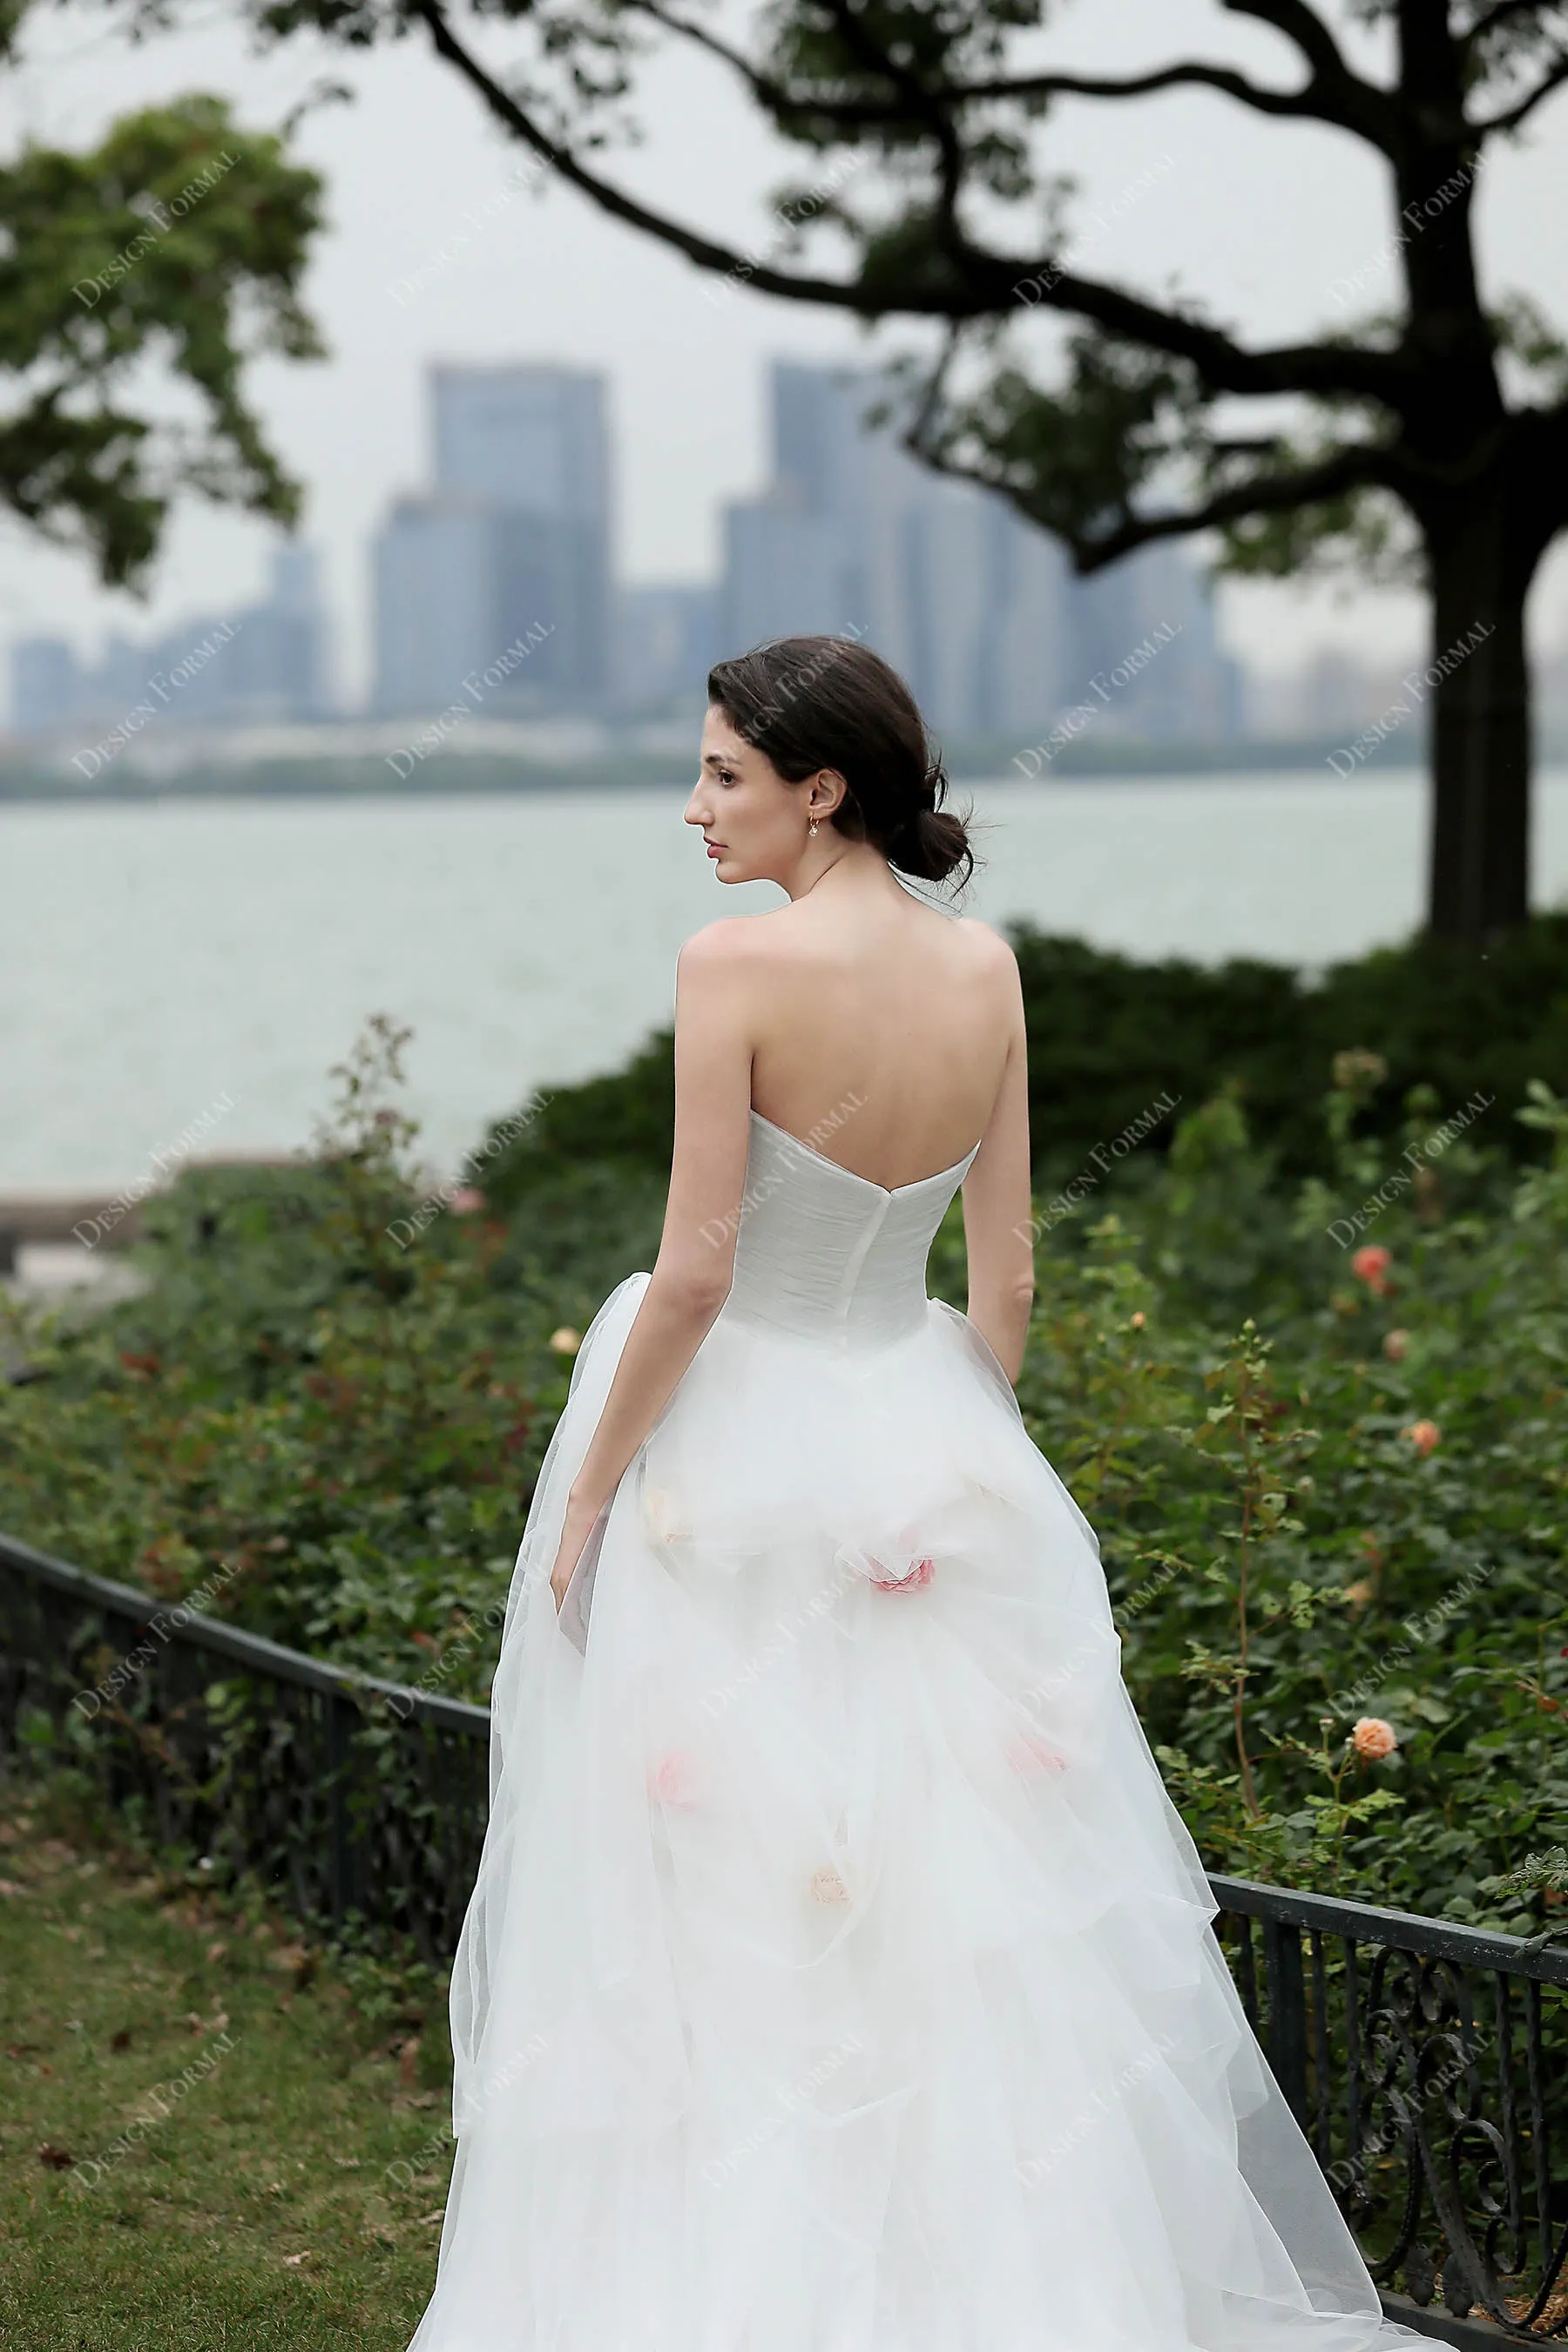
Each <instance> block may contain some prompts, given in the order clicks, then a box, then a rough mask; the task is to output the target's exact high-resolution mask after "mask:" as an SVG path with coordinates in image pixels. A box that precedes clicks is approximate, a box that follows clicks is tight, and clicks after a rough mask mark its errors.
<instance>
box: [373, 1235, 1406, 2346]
mask: <svg viewBox="0 0 1568 2352" xmlns="http://www.w3.org/2000/svg"><path fill="white" fill-rule="evenodd" d="M646 1284H647V1276H645V1275H636V1276H632V1277H630V1279H629V1280H628V1281H627V1282H626V1283H623V1284H622V1285H621V1286H619V1288H618V1289H616V1291H615V1292H613V1293H612V1294H611V1296H610V1297H609V1298H608V1299H607V1300H606V1301H605V1305H604V1307H602V1309H601V1310H600V1313H599V1315H598V1317H597V1318H595V1322H594V1324H593V1326H592V1327H591V1328H590V1330H589V1332H588V1333H587V1335H586V1338H585V1340H584V1346H583V1348H582V1349H581V1350H580V1352H579V1354H578V1357H577V1359H576V1362H575V1365H574V1376H573V1384H572V1392H571V1396H570V1398H569V1401H568V1402H567V1405H566V1408H565V1411H564V1412H563V1417H562V1420H561V1423H560V1424H559V1426H558V1428H557V1431H556V1433H555V1436H554V1439H553V1440H552V1445H551V1449H550V1453H549V1454H548V1456H547V1459H546V1462H545V1465H544V1469H543V1474H542V1478H541V1481H540V1485H539V1488H538V1492H537V1495H536V1497H535V1502H534V1506H533V1509H532V1511H531V1515H530V1519H529V1526H528V1529H527V1533H526V1535H525V1537H524V1540H523V1545H522V1550H521V1555H520V1559H519V1563H518V1570H517V1576H516V1579H515V1580H514V1585H513V1591H512V1596H511V1602H510V1608H509V1612H508V1620H507V1625H506V1630H505V1636H504V1641H503V1646H502V1653H501V1657H500V1665H499V1669H498V1672H497V1675H496V1679H495V1685H494V1692H493V1723H494V1729H493V1746H492V1777H491V1819H490V1824H489V1833H488V1836H487V1841H486V1845H485V1851H484V1858H483V1863H482V1865H481V1869H480V1874H479V1884H478V1885H477V1887H476V1890H475V1894H474V1899H473V1902H472V1905H471V1906H470V1909H469V1912H468V1919H467V1922H466V1925H465V1927H464V1931H463V1938H462V1945H461V1948H460V1950H459V1953H458V1962H457V1967H456V1970H455V1974H454V1979H453V1988H452V2023H453V2042H454V2055H455V2060H456V2083H455V2094H454V2123H455V2127H456V2129H457V2131H458V2159H457V2167H456V2170H455V2174H454V2180H453V2189H452V2193H451V2197H450V2200H449V2202H448V2207H447V2219H446V2225H445V2228H444V2231H443V2234H442V2245H441V2268H440V2275H439V2280H438V2283H437V2292H436V2294H435V2297H434V2299H433V2301H432V2304H431V2305H430V2308H429V2310H428V2311H427V2313H426V2316H425V2319H424V2321H423V2322H422V2324H421V2326H420V2329H419V2331H418V2334H417V2335H416V2338H415V2345H414V2347H413V2352H1190V2347H1204V2352H1274V2347H1279V2352H1294V2347H1297V2346H1300V2347H1303V2352H1305V2347H1316V2352H1363V2347H1368V2346H1371V2345H1373V2343H1376V2342H1378V2341H1381V2340H1383V2339H1384V2337H1385V2336H1392V2335H1393V2333H1394V2331H1392V2330H1389V2329H1388V2328H1387V2327H1386V2326H1385V2325H1384V2323H1382V2322H1381V2320H1380V2315H1379V2312H1378V2306H1377V2301H1376V2297H1375V2294H1373V2289H1372V2286H1371V2283H1370V2281H1369V2280H1368V2279H1367V2276H1366V2273H1365V2271H1364V2269H1363V2266H1362V2264H1361V2262H1360V2259H1359V2256H1358V2255H1357V2254H1356V2252H1355V2249H1354V2246H1353V2243H1352V2240H1351V2238H1350V2236H1349V2233H1348V2231H1346V2229H1345V2226H1344V2224H1343V2222H1342V2220H1341V2219H1340V2216H1339V2214H1338V2212H1337V2210H1336V2209H1335V2207H1334V2205H1333V2203H1332V2200H1331V2198H1330V2195H1329V2192H1328V2189H1327V2188H1326V2186H1325V2185H1324V2183H1323V2181H1322V2180H1321V2176H1320V2175H1319V2173H1318V2171H1317V2168H1316V2167H1315V2165H1314V2163H1313V2161H1312V2158H1311V2157H1310V2152H1309V2151H1308V2149H1307V2147H1306V2144H1305V2142H1304V2141H1303V2140H1302V2138H1301V2136H1300V2132H1299V2131H1298V2130H1297V2127H1296V2126H1295V2123H1294V2121H1293V2120H1292V2118H1291V2117H1290V2116H1289V2111H1288V2109H1287V2108H1286V2106H1285V2105H1284V2102H1283V2100H1282V2099H1281V2097H1280V2095H1279V2091H1278V2089H1277V2087H1276V2086H1275V2084H1274V2083H1273V2081H1272V2078H1271V2077H1270V2076H1269V2074H1268V2071H1267V2069H1266V2068H1265V2067H1264V2065H1263V2063H1262V2061H1261V2059H1260V2057H1259V2054H1258V2050H1257V2046H1256V2044H1255V2042H1254V2041H1253V2039H1252V2036H1251V2034H1250V2032H1248V2030H1247V2025H1246V2023H1245V2020H1244V2018H1243V2016H1242V2013H1241V2011H1240V2008H1239V2004H1238V2002H1237V1997H1236V1994H1235V1991H1234V1990H1233V1988H1232V1986H1231V1982H1230V1979H1229V1977H1228V1974H1227V1973H1226V1968H1225V1964H1224V1961H1223V1958H1221V1956H1220V1953H1219V1950H1218V1948H1217V1946H1216V1945H1215V1940H1214V1937H1213V1935H1212V1933H1211V1931H1210V1926H1209V1922H1210V1919H1211V1916H1212V1913H1213V1904H1212V1901H1211V1898H1210V1895H1209V1893H1208V1888H1207V1885H1206V1882H1205V1877H1204V1874H1203V1872H1202V1870H1201V1867H1200V1865H1199V1862H1198V1857H1197V1854H1196V1853H1195V1851H1194V1847H1193V1845H1192V1843H1191V1840H1190V1839H1189V1837H1188V1836H1187V1833H1186V1832H1185V1830H1184V1827H1183V1825H1182V1823H1181V1822H1180V1820H1179V1818H1178V1817H1177V1815H1176V1814H1175V1812H1174V1811H1173V1808H1172V1806H1171V1805H1170V1803H1169V1801H1168V1800H1167V1799H1166V1797H1165V1794H1164V1791H1163V1788H1162V1786H1161V1783H1160V1780H1159V1777H1158V1773H1157V1771H1156V1769H1155V1768H1154V1765H1153V1762H1152V1758H1151V1756H1150V1754H1149V1751H1148V1748H1147V1746H1146V1744H1145V1742H1144V1740H1143V1737H1142V1732H1141V1730H1140V1728H1139V1726H1138V1723H1137V1720H1136V1717H1134V1715H1133V1713H1132V1710H1131V1706H1130V1704H1129V1702H1128V1699H1127V1696H1126V1694H1125V1691H1124V1689H1123V1686H1122V1684H1121V1677H1120V1669H1119V1644H1118V1642H1117V1637H1116V1634H1115V1632H1114V1630H1113V1627H1112V1624H1111V1622H1110V1611H1109V1607H1108V1604H1107V1600H1106V1591H1105V1584H1104V1579H1103V1576H1102V1574H1101V1572H1100V1566H1099V1560H1098V1554H1097V1549H1096V1546H1095V1542H1094V1538H1093V1536H1092V1534H1091V1533H1090V1531H1089V1528H1088V1526H1087V1524H1086V1522H1085V1520H1084V1519H1083V1517H1082V1515H1081V1514H1080V1513H1079V1510H1078V1509H1077V1507H1076V1506H1075V1505H1074V1504H1073V1502H1072V1501H1071V1498H1070V1497H1069V1496H1068V1494H1067V1492H1066V1490H1065V1488H1064V1487H1063V1486H1061V1484H1060V1482H1059V1480H1058V1478H1057V1477H1056V1475H1055V1474H1054V1473H1053V1472H1052V1471H1051V1470H1050V1468H1049V1466H1048V1465H1047V1463H1046V1462H1045V1460H1044V1459H1043V1457H1042V1456H1041V1455H1040V1454H1039V1453H1038V1452H1037V1449H1036V1448H1035V1446H1034V1445H1033V1444H1031V1443H1030V1441H1029V1439H1028V1436H1027V1434H1026V1432H1025V1430H1024V1427H1023V1424H1022V1423H1021V1420H1020V1418H1019V1415H1018V1411H1017V1406H1016V1402H1015V1400H1014V1397H1013V1394H1012V1391H1011V1389H1010V1388H1009V1386H1008V1384H1007V1382H1006V1380H1005V1376H1004V1375H1003V1373H1002V1370H1001V1368H1000V1367H999V1366H998V1365H997V1363H996V1361H995V1360H994V1357H993V1356H992V1355H991V1353H990V1350H989V1349H987V1348H986V1347H985V1344H984V1340H983V1339H981V1338H980V1336H979V1334H978V1332H977V1331H975V1329H974V1328H973V1326H972V1325H971V1324H969V1322H968V1321H967V1319H966V1318H964V1317H963V1316H961V1315H959V1314H957V1313H956V1312H955V1311H954V1310H953V1309H952V1308H951V1307H946V1306H945V1305H942V1303H940V1302H936V1301H932V1302H930V1303H929V1306H928V1308H927V1311H926V1313H925V1315H924V1317H923V1319H922V1320H921V1322H920V1324H919V1326H918V1328H914V1329H913V1330H911V1331H910V1332H909V1333H908V1335H907V1336H905V1337H903V1338H901V1339H899V1340H897V1342H896V1343H894V1344H891V1345H887V1346H879V1347H875V1348H867V1349H845V1350H842V1351H837V1352H836V1351H834V1350H833V1349H826V1348H823V1347H820V1346H815V1345H813V1344H812V1343H811V1342H810V1341H809V1340H808V1339H805V1338H795V1337H792V1336H791V1335H790V1334H789V1333H787V1332H785V1331H782V1330H771V1329H768V1328H764V1327H763V1326H762V1325H760V1324H757V1323H754V1322H750V1321H747V1320H746V1319H744V1318H736V1319H734V1320H733V1321H729V1320H726V1318H721V1320H720V1322H719V1324H717V1325H716V1326H715V1327H714V1328H713V1330H712V1332H711V1333H710V1335H709V1338H708V1339H707V1340H706V1341H705V1342H704V1345H703V1348H702V1349H701V1350H700V1353H699V1356H698V1358H697V1360H696V1361H695V1362H694V1364H693V1365H692V1367H691V1370H690V1371H689V1373H688V1374H687V1376H686V1378H685V1379H684V1380H683V1381H682V1382H681V1384H680V1386H679V1389H678V1390H677V1391H676V1393H675V1396H674V1397H673V1399H672V1400H671V1402H670V1405H669V1406H668V1408H667V1410H666V1412H665V1413H664V1415H663V1416H662V1418H661V1419H660V1421H659V1423H658V1424H657V1426H656V1427H655V1429H654V1432H653V1433H652V1435H651V1436H650V1438H649V1440H648V1442H647V1444H646V1446H645V1447H644V1448H643V1449H642V1451H641V1453H640V1454H639V1455H638V1456H637V1460H636V1462H635V1463H634V1465H633V1467H632V1469H631V1470H630V1471H629V1472H628V1474H627V1475H626V1478H625V1479H624V1480H623V1481H622V1484H621V1486H620V1488H619V1490H618V1492H617V1494H616V1498H615V1501H614V1504H613V1506H612V1507H611V1508H610V1510H609V1511H608V1514H607V1516H606V1517H605V1521H604V1522H603V1524H602V1527H601V1528H600V1530H599V1531H598V1533H597V1536H596V1538H595V1544H594V1546H593V1547H592V1548H591V1551H590V1554H589V1555H586V1556H585V1559H584V1566H583V1568H582V1570H580V1571H579V1576H578V1579H577V1580H576V1589H575V1590H574V1593H573V1594H571V1595H569V1596H568V1603H567V1612H566V1614H565V1618H564V1620H563V1622H561V1623H558V1622H557V1619H556V1612H555V1606H554V1601H553V1599H552V1595H551V1592H550V1590H549V1586H548V1582H547V1579H548V1575H549V1570H550V1568H551V1565H552V1561H553V1558H554V1554H555V1549H556V1545H557V1543H558V1540H559V1536H560V1529H561V1524H562V1518H563V1512H564V1507H565V1498H566V1492H567V1488H568V1486H570V1483H571V1480H572V1477H573V1475H574V1472H575V1470H576V1468H577V1465H578V1463H579V1462H580V1460H581V1458H582V1454H583V1452H584V1448H585V1446H586V1444H587V1442H588V1439H589V1437H590V1435H591V1434H592V1432H593V1429H594V1426H595V1422H596V1420H597V1417H598V1413H599V1411H600V1408H601V1406H602V1404H603V1402H604V1398H605V1392H606V1391H607V1388H608V1385H609V1381H610V1378H611V1376H612V1374H613V1371H614V1369H615V1365H616V1360H617V1359H618V1356H619V1352H620V1348H621V1345H622V1343H623V1342H624V1339H625V1337H626V1331H627V1329H628V1328H629V1326H630V1323H631V1320H632V1318H633V1316H634V1315H635V1313H636V1310H637V1305H638V1302H639V1300H640V1298H641V1296H642V1292H643V1289H644V1287H645V1286H646ZM584 1621H585V1624H584ZM573 1623H575V1624H576V1627H577V1639H576V1640H574V1639H573V1638H571V1635H570V1633H569V1632H568V1630H566V1627H568V1626H570V1625H571V1624H573Z"/></svg>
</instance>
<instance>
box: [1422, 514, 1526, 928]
mask: <svg viewBox="0 0 1568 2352" xmlns="http://www.w3.org/2000/svg"><path fill="white" fill-rule="evenodd" d="M1506 504H1507V501H1506V497H1505V493H1504V491H1503V488H1502V486H1501V485H1500V483H1497V482H1489V483H1486V484H1484V485H1482V486H1481V487H1480V488H1479V494H1476V493H1472V497H1471V499H1467V500H1466V502H1465V506H1464V508H1463V509H1462V510H1461V511H1459V512H1457V513H1456V512H1454V511H1452V510H1450V512H1449V513H1448V514H1447V515H1446V516H1444V517H1443V519H1442V521H1441V523H1440V524H1438V525H1437V526H1436V528H1434V527H1433V525H1432V523H1431V522H1430V521H1429V522H1428V527H1427V534H1426V546H1427V556H1428V561H1429V565H1430V576H1431V583H1432V616H1433V628H1432V655H1431V661H1430V664H1429V665H1428V666H1427V667H1423V668H1418V669H1415V670H1412V671H1411V672H1410V674H1409V677H1407V678H1406V680H1405V690H1406V692H1407V693H1408V694H1409V695H1410V696H1411V698H1412V699H1413V700H1418V701H1420V702H1423V703H1425V704H1426V706H1427V707H1428V708H1429V709H1430V710H1431V714H1432V735H1431V751H1430V758H1431V763H1432V785H1433V801H1432V830H1431V842H1430V852H1429V862H1428V866H1427V898H1426V920H1427V925H1428V928H1429V929H1431V930H1432V932H1433V933H1435V934H1436V937H1438V938H1439V939H1447V940H1457V941H1459V942H1461V943H1463V944H1465V945H1468V946H1475V945H1479V943H1481V942H1482V941H1484V940H1488V939H1489V938H1491V937H1493V936H1495V934H1496V933H1498V932H1499V931H1503V930H1508V929H1511V928H1512V927H1514V926H1515V925H1517V924H1520V923H1523V922H1524V921H1526V920H1527V919H1528V917H1529V913H1530V778H1531V716H1530V669H1529V664H1528V661H1527V659H1526V656H1525V642H1524V611H1525V602H1526V598H1527V597H1528V595H1529V593H1530V582H1531V574H1532V572H1533V571H1534V568H1535V562H1536V555H1535V552H1534V550H1533V549H1531V550H1529V551H1527V550H1526V549H1525V548H1523V547H1521V546H1520V545H1519V544H1518V543H1517V540H1516V538H1515V534H1513V533H1512V532H1510V530H1509V524H1508V517H1507V513H1506ZM1510 540H1514V541H1515V543H1514V544H1512V545H1510Z"/></svg>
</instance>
